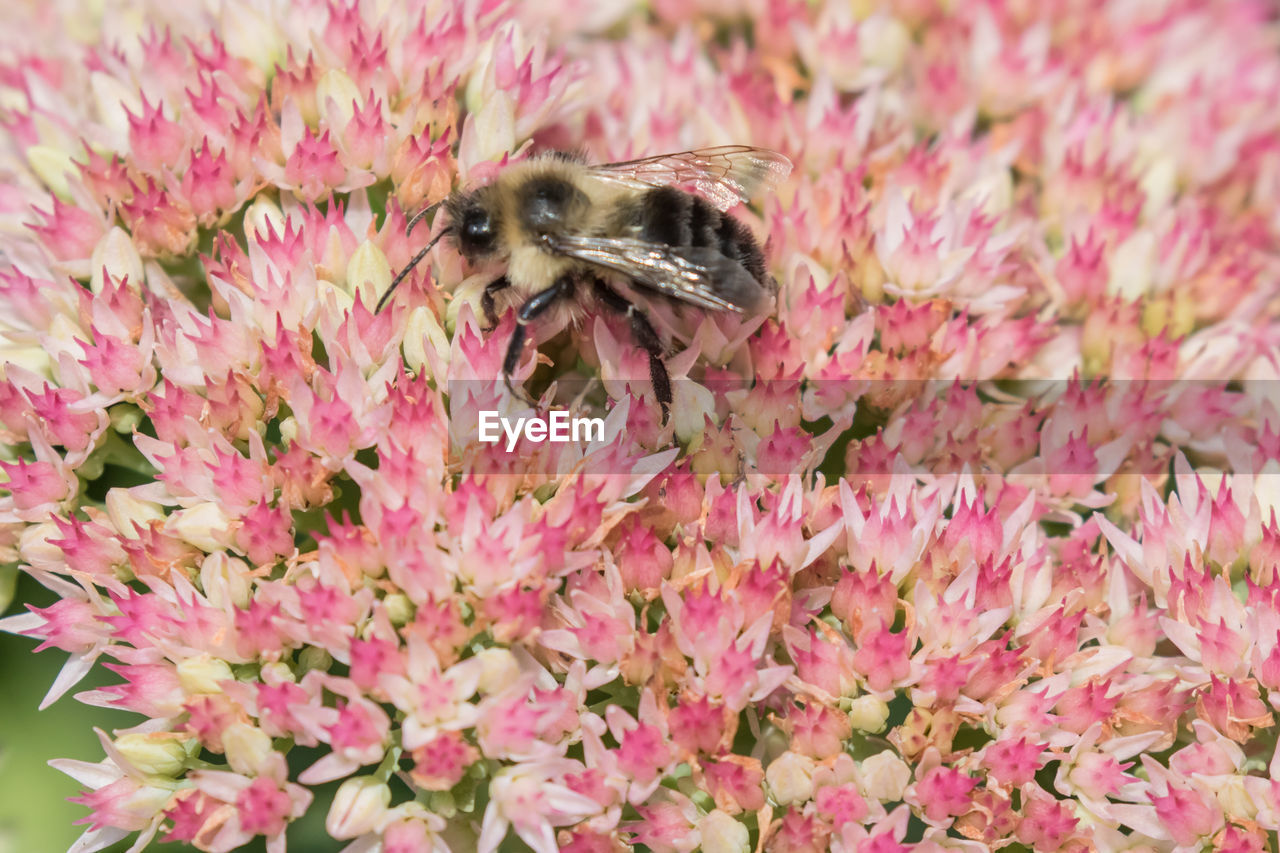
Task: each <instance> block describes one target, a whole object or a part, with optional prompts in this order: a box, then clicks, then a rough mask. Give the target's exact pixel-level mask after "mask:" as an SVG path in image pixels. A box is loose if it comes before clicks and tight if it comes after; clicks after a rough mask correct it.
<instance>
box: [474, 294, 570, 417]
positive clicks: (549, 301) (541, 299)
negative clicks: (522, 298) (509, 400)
mask: <svg viewBox="0 0 1280 853" xmlns="http://www.w3.org/2000/svg"><path fill="white" fill-rule="evenodd" d="M500 280H503V281H505V278H504V279H500ZM491 286H492V285H491ZM487 289H488V288H486V290H487ZM572 295H573V279H572V278H571V277H570V276H562V277H561V278H558V279H556V281H555V284H553V285H551V286H550V287H548V288H547V289H546V290H542V291H539V292H538V293H535V294H534V295H533V296H531V297H529V299H528V301H526V302H525V303H524V304H523V305H521V306H520V310H519V311H518V312H517V313H516V328H515V331H514V332H512V333H511V342H510V343H509V344H507V355H506V357H505V358H504V359H503V360H502V379H503V381H504V382H506V383H507V390H508V391H511V392H512V393H515V389H514V388H512V387H511V374H513V373H515V372H516V367H518V366H519V364H520V354H521V353H523V352H524V339H525V327H526V326H528V325H529V324H530V323H532V322H533V321H534V320H536V319H538V317H540V316H542V315H543V314H545V313H546V312H547V310H548V309H550V308H551V306H552V305H555V304H556V303H557V302H559V301H560V300H561V299H564V298H566V297H568V296H572ZM521 396H523V395H521ZM525 399H526V401H528V402H529V403H532V402H533V401H532V400H529V399H528V398H527V397H526V398H525Z"/></svg>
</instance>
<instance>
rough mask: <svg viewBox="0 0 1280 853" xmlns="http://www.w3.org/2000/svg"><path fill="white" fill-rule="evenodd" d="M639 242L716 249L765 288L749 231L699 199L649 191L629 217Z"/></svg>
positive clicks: (678, 192)
mask: <svg viewBox="0 0 1280 853" xmlns="http://www.w3.org/2000/svg"><path fill="white" fill-rule="evenodd" d="M632 217H633V221H632V223H631V226H632V228H634V229H636V230H637V231H638V232H639V233H638V234H637V236H638V237H639V238H640V239H641V240H645V241H647V242H650V243H664V244H666V245H668V246H691V247H696V248H708V249H716V250H717V251H719V252H720V254H722V255H724V256H725V257H726V258H729V259H731V260H734V261H737V262H738V263H740V264H741V265H742V267H743V268H744V269H745V270H746V271H747V272H748V273H750V274H751V277H752V278H754V279H755V280H756V281H757V282H759V283H760V284H762V285H763V284H765V265H764V253H763V252H762V251H760V244H759V243H757V242H756V238H755V236H754V235H752V233H751V231H750V229H748V228H747V226H745V225H743V224H742V223H741V222H739V221H738V220H736V219H734V218H733V217H732V216H725V215H724V214H722V213H721V212H720V211H718V210H716V209H715V207H714V206H713V205H712V204H711V203H710V202H708V201H707V200H706V199H704V198H701V197H700V196H696V195H691V194H690V193H687V192H683V191H681V190H678V189H675V188H674V187H658V188H656V189H652V190H649V191H648V192H646V193H645V194H644V195H643V196H642V197H641V198H640V202H639V205H638V206H637V207H636V208H635V209H634V212H633V213H632Z"/></svg>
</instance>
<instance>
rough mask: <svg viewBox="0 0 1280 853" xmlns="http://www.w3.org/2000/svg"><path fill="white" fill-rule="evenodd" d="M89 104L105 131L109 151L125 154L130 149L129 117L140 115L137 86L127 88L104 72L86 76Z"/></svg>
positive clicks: (140, 106)
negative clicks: (94, 108)
mask: <svg viewBox="0 0 1280 853" xmlns="http://www.w3.org/2000/svg"><path fill="white" fill-rule="evenodd" d="M89 88H90V89H91V90H92V91H93V98H92V99H91V100H90V103H92V104H93V105H94V106H95V107H96V108H97V111H98V119H99V121H100V122H101V123H102V126H103V129H104V130H106V134H107V139H106V140H103V141H104V142H105V143H106V145H107V147H108V148H111V149H114V150H116V151H127V150H128V148H129V113H133V114H134V115H136V116H138V115H142V100H141V99H140V98H139V97H138V94H139V93H138V89H137V87H136V86H133V87H131V86H126V85H125V83H124V81H123V80H121V79H120V78H118V77H116V76H115V75H114V74H110V73H108V72H106V71H94V72H93V73H91V74H90V75H89Z"/></svg>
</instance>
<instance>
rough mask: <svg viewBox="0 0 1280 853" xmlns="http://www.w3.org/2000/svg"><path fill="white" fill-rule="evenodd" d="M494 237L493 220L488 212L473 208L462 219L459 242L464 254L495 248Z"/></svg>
mask: <svg viewBox="0 0 1280 853" xmlns="http://www.w3.org/2000/svg"><path fill="white" fill-rule="evenodd" d="M494 236H495V235H494V229H493V220H492V219H490V218H489V214H488V212H486V211H484V210H480V209H475V208H473V209H471V210H468V211H467V212H466V214H465V215H464V216H463V217H462V228H461V229H460V233H459V235H458V242H459V243H460V248H461V249H462V251H463V252H465V253H467V254H476V253H480V252H485V251H488V250H489V249H491V248H493V242H494Z"/></svg>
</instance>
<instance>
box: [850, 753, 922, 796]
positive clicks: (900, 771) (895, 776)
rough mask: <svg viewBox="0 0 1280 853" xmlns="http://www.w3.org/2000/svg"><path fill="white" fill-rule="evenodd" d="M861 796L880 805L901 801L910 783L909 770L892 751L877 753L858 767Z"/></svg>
mask: <svg viewBox="0 0 1280 853" xmlns="http://www.w3.org/2000/svg"><path fill="white" fill-rule="evenodd" d="M860 768H861V771H862V782H863V790H862V794H863V796H866V797H869V798H871V799H873V800H879V801H880V802H882V803H891V802H894V801H896V800H901V799H902V795H903V793H904V792H905V791H906V790H907V784H908V783H910V781H911V768H910V767H908V766H907V763H906V762H905V761H903V760H902V759H901V758H899V757H898V755H897V754H896V753H894V752H893V750H889V749H886V750H885V751H884V752H881V753H877V754H876V755H873V756H871V757H870V758H868V759H867V760H865V761H863V762H862V764H861V765H860Z"/></svg>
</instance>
